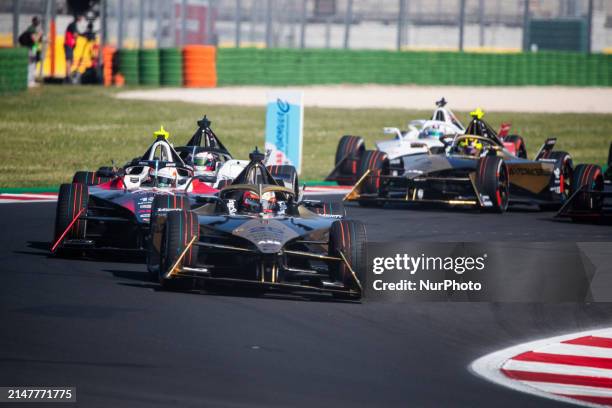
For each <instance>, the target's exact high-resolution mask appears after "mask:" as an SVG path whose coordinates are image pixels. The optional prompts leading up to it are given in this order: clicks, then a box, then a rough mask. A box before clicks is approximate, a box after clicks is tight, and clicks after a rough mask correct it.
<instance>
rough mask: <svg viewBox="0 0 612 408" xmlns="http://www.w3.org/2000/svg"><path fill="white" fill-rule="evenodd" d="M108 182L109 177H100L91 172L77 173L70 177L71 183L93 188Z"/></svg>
mask: <svg viewBox="0 0 612 408" xmlns="http://www.w3.org/2000/svg"><path fill="white" fill-rule="evenodd" d="M109 180H110V178H109V177H101V176H99V175H98V174H97V173H95V172H93V171H77V172H76V173H74V176H73V177H72V182H73V183H81V184H85V185H86V186H95V185H98V184H102V183H106V182H107V181H109Z"/></svg>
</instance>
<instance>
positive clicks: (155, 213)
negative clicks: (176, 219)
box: [146, 194, 190, 281]
mask: <svg viewBox="0 0 612 408" xmlns="http://www.w3.org/2000/svg"><path fill="white" fill-rule="evenodd" d="M189 208H190V205H189V199H188V198H187V197H186V196H182V195H170V194H157V195H155V197H154V198H153V203H151V217H150V218H149V220H150V221H149V225H150V227H149V228H150V231H149V236H148V238H147V256H146V258H147V271H148V272H149V277H150V278H151V280H153V281H156V280H158V276H159V270H160V269H159V268H160V262H161V253H160V249H159V248H160V247H161V241H160V239H161V237H162V235H161V234H162V232H163V227H164V224H163V223H161V222H159V215H160V213H162V212H171V211H183V210H188V209H189Z"/></svg>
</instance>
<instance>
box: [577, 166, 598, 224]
mask: <svg viewBox="0 0 612 408" xmlns="http://www.w3.org/2000/svg"><path fill="white" fill-rule="evenodd" d="M583 186H586V188H587V189H588V190H595V191H603V189H604V179H603V174H602V172H601V167H599V166H597V165H595V164H579V165H577V166H576V168H575V169H574V175H573V177H572V192H575V191H578V189H579V188H581V187H583ZM572 205H573V209H574V210H576V211H585V212H591V213H593V214H598V213H599V212H600V211H601V208H602V206H603V198H602V197H601V196H600V197H593V196H592V195H589V194H580V193H579V194H578V196H577V197H575V198H574V199H573V200H572Z"/></svg>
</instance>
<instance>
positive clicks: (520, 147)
mask: <svg viewBox="0 0 612 408" xmlns="http://www.w3.org/2000/svg"><path fill="white" fill-rule="evenodd" d="M504 142H507V143H512V144H514V150H515V152H516V153H515V155H516V157H520V158H521V159H526V158H527V145H526V144H525V140H523V137H522V136H519V135H508V136H506V137H504Z"/></svg>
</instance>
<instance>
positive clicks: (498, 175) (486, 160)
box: [476, 156, 510, 213]
mask: <svg viewBox="0 0 612 408" xmlns="http://www.w3.org/2000/svg"><path fill="white" fill-rule="evenodd" d="M476 188H477V189H478V191H479V192H480V194H481V199H483V200H486V199H487V198H488V200H489V201H490V205H489V206H482V207H481V209H482V210H483V211H489V212H496V213H503V212H505V211H506V210H507V209H508V202H509V200H510V174H509V172H508V167H507V166H506V163H505V162H504V160H503V159H502V158H501V157H498V156H484V157H481V158H480V159H478V164H477V166H476Z"/></svg>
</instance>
